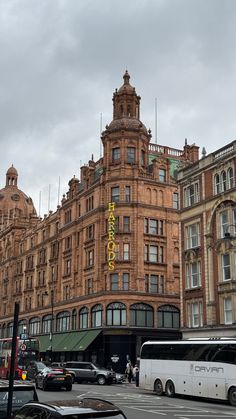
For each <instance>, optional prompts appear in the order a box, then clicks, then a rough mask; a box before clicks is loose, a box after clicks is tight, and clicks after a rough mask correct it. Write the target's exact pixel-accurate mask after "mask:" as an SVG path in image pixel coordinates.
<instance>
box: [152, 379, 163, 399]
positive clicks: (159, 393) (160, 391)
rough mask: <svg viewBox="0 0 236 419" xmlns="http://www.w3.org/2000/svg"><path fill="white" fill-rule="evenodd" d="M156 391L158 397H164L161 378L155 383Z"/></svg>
mask: <svg viewBox="0 0 236 419" xmlns="http://www.w3.org/2000/svg"><path fill="white" fill-rule="evenodd" d="M154 391H155V393H156V395H157V396H162V394H163V385H162V382H161V380H159V378H158V379H157V380H156V381H155V384H154Z"/></svg>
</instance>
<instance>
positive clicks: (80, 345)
mask: <svg viewBox="0 0 236 419" xmlns="http://www.w3.org/2000/svg"><path fill="white" fill-rule="evenodd" d="M79 333H83V332H79ZM99 333H101V330H87V331H85V333H84V335H83V336H81V339H80V340H78V342H77V343H76V345H75V346H74V347H73V351H85V350H86V349H87V347H88V346H89V345H90V344H91V343H92V342H93V341H94V339H95V338H96V337H97V336H98V335H99Z"/></svg>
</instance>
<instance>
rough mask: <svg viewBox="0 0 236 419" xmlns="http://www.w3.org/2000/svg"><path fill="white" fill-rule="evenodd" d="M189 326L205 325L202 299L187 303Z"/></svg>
mask: <svg viewBox="0 0 236 419" xmlns="http://www.w3.org/2000/svg"><path fill="white" fill-rule="evenodd" d="M187 312H188V327H202V326H203V312H202V301H196V302H193V303H188V304H187Z"/></svg>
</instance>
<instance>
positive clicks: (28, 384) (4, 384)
mask: <svg viewBox="0 0 236 419" xmlns="http://www.w3.org/2000/svg"><path fill="white" fill-rule="evenodd" d="M1 388H4V389H5V388H7V389H8V388H9V380H4V379H0V390H1ZM14 388H35V385H34V383H32V381H22V380H14Z"/></svg>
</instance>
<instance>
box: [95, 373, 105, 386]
mask: <svg viewBox="0 0 236 419" xmlns="http://www.w3.org/2000/svg"><path fill="white" fill-rule="evenodd" d="M97 382H98V384H99V385H100V386H104V384H106V378H105V377H104V375H99V376H98V378H97Z"/></svg>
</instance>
